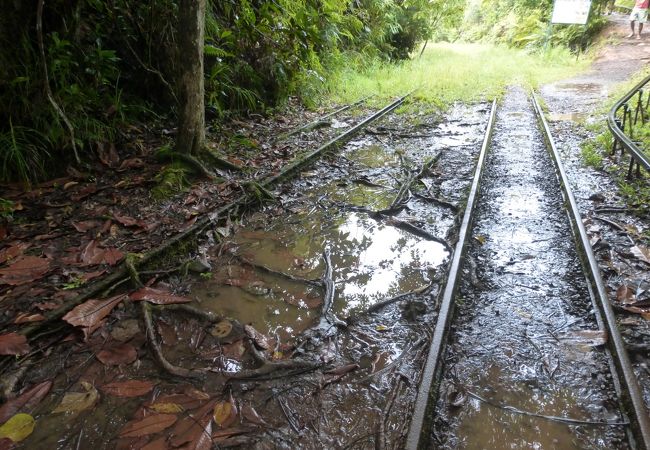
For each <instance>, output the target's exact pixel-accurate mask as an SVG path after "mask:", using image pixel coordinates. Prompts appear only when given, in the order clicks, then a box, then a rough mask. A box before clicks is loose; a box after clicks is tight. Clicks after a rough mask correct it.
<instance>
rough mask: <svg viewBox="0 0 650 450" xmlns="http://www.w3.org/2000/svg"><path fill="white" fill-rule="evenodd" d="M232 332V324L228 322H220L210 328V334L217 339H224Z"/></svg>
mask: <svg viewBox="0 0 650 450" xmlns="http://www.w3.org/2000/svg"><path fill="white" fill-rule="evenodd" d="M231 331H232V323H231V322H230V321H229V320H222V321H221V322H219V323H217V324H216V325H215V326H213V327H212V328H210V334H211V335H212V336H214V337H217V338H225V337H226V336H228V335H229V334H230V332H231Z"/></svg>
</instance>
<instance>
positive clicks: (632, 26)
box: [627, 20, 634, 38]
mask: <svg viewBox="0 0 650 450" xmlns="http://www.w3.org/2000/svg"><path fill="white" fill-rule="evenodd" d="M630 30H632V32H631V33H630V34H628V35H627V37H628V38H633V37H634V20H630Z"/></svg>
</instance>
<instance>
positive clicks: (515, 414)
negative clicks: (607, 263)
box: [433, 89, 628, 449]
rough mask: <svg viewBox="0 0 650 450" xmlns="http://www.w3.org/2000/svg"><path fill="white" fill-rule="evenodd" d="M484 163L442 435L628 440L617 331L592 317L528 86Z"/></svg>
mask: <svg viewBox="0 0 650 450" xmlns="http://www.w3.org/2000/svg"><path fill="white" fill-rule="evenodd" d="M485 171H486V172H485V178H484V182H483V188H482V191H481V199H480V200H479V207H478V210H477V217H476V221H475V227H474V230H473V237H474V239H473V242H472V245H471V248H470V251H469V257H470V258H471V261H470V263H469V264H466V268H465V270H466V276H465V278H464V279H463V281H462V284H461V289H460V293H459V295H458V297H457V310H456V313H455V317H456V318H457V319H456V320H455V322H454V325H453V326H452V331H451V344H450V346H449V347H448V349H447V351H446V356H445V358H446V359H445V361H446V368H445V373H444V376H443V381H442V387H441V390H440V396H439V400H438V405H437V411H438V412H437V419H436V420H437V423H436V426H435V431H434V436H433V439H435V441H434V442H438V443H439V444H440V447H441V448H472V449H481V448H540V449H541V448H544V449H546V448H558V449H559V448H562V449H566V448H596V449H614V448H628V447H627V441H626V435H625V431H626V428H625V426H624V425H620V424H621V423H625V419H624V418H623V417H622V416H621V414H620V412H619V409H618V403H617V396H616V393H615V389H614V385H613V382H612V379H611V374H610V370H609V366H608V359H607V356H606V354H605V352H604V349H603V344H604V343H605V339H606V336H605V335H604V333H601V332H600V331H599V330H598V327H597V324H596V320H595V317H594V315H593V311H592V304H591V300H590V296H589V291H588V288H587V285H586V282H585V279H584V276H583V274H582V270H581V266H580V261H579V259H578V256H577V254H576V251H575V246H574V244H573V242H572V240H571V238H570V236H571V229H570V226H569V223H568V220H567V218H566V215H565V214H564V213H563V204H562V203H563V199H562V195H561V192H560V189H559V186H557V181H556V180H555V175H554V172H553V166H552V163H551V161H550V158H549V156H548V154H547V151H546V149H545V147H544V142H543V138H542V135H541V134H540V133H539V131H538V130H537V128H536V119H535V116H534V113H533V110H532V107H531V105H530V104H529V102H528V100H527V98H526V94H525V92H523V91H522V90H520V89H512V90H511V91H509V92H508V94H507V95H506V97H505V100H504V102H503V106H502V108H501V109H500V110H499V113H498V116H497V122H496V128H495V131H494V135H493V141H492V147H491V148H490V151H489V153H488V157H487V161H486V168H485ZM542 416H545V417H542ZM558 418H567V419H573V420H574V422H572V423H565V422H562V421H561V420H560V419H558ZM580 421H585V422H589V424H584V423H583V424H581V423H580ZM617 424H618V425H617Z"/></svg>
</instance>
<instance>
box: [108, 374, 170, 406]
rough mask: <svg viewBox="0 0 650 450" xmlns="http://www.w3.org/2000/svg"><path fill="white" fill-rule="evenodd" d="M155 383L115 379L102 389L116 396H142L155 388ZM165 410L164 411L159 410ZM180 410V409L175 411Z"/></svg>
mask: <svg viewBox="0 0 650 450" xmlns="http://www.w3.org/2000/svg"><path fill="white" fill-rule="evenodd" d="M153 387H154V384H153V383H152V382H151V381H145V380H127V381H114V382H112V383H108V384H105V385H104V386H102V387H101V388H100V389H101V390H102V391H104V392H105V393H107V394H109V395H112V396H114V397H125V398H129V397H140V396H141V395H145V394H147V393H149V392H151V390H152V389H153ZM158 412H163V411H158ZM173 412H179V411H173Z"/></svg>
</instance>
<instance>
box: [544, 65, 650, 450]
mask: <svg viewBox="0 0 650 450" xmlns="http://www.w3.org/2000/svg"><path fill="white" fill-rule="evenodd" d="M648 80H650V78H648V79H646V80H644V82H643V83H640V84H639V85H637V87H642V86H643V85H644V84H645V83H646V82H647V81H648ZM635 92H637V91H635V90H633V91H631V93H629V94H628V99H630V98H632V96H634V95H635ZM532 97H533V105H534V107H535V112H536V113H537V117H538V118H539V121H540V123H541V127H542V130H543V132H544V136H545V138H546V142H547V144H548V148H549V152H550V154H551V158H552V160H553V162H554V164H555V169H556V174H557V177H558V179H559V181H560V185H561V187H562V192H563V196H564V199H565V202H566V205H567V210H568V213H569V219H570V221H571V225H572V228H573V232H574V238H575V242H576V245H577V247H578V249H579V250H580V252H581V259H582V263H583V268H584V271H585V274H586V276H587V280H588V281H589V283H590V289H591V297H592V302H593V304H594V307H595V308H594V309H595V311H596V318H597V321H598V325H599V328H601V329H602V330H605V331H606V332H607V335H608V337H609V338H608V346H609V350H610V354H611V356H612V359H613V361H612V362H613V363H614V365H615V367H613V368H612V369H613V370H612V372H613V374H612V375H613V376H614V380H617V381H618V382H619V383H618V386H619V388H618V389H617V390H618V391H620V392H619V395H620V396H621V401H622V406H623V409H624V411H625V412H626V413H627V414H628V415H629V416H630V419H631V421H632V425H633V427H632V433H633V437H634V441H635V442H634V444H635V445H636V446H634V445H633V447H634V448H640V449H641V448H645V449H650V413H649V411H648V409H647V408H646V406H645V402H644V401H643V394H642V390H641V387H640V385H639V381H638V379H637V377H636V375H635V373H634V368H633V367H632V363H631V362H630V357H629V356H628V354H627V350H626V348H625V342H624V340H623V337H622V336H621V333H620V331H619V329H618V325H617V322H616V315H615V314H614V310H613V308H612V305H611V304H610V302H609V296H608V295H607V288H606V287H605V283H604V282H603V279H602V277H601V274H600V268H599V266H598V261H597V260H596V256H595V255H594V252H593V251H592V249H591V243H590V241H589V235H588V234H587V231H586V229H585V226H584V224H583V223H582V218H581V216H580V209H579V208H578V204H577V203H576V200H575V197H574V196H573V192H572V189H571V186H570V185H569V179H568V177H567V174H566V172H565V171H564V166H563V165H562V161H561V159H560V155H559V153H558V150H557V147H556V146H555V141H554V139H553V136H552V135H551V130H550V128H549V126H548V122H547V121H546V118H545V117H544V112H543V111H542V107H541V106H540V104H539V101H538V99H537V96H536V95H535V93H534V92H533V95H532ZM623 99H625V97H623ZM623 99H621V100H620V101H619V103H620V104H621V105H622V104H623V103H624V100H623ZM613 110H614V109H612V111H613ZM632 160H633V161H634V159H632ZM646 170H647V166H646ZM620 387H622V388H623V389H620Z"/></svg>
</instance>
